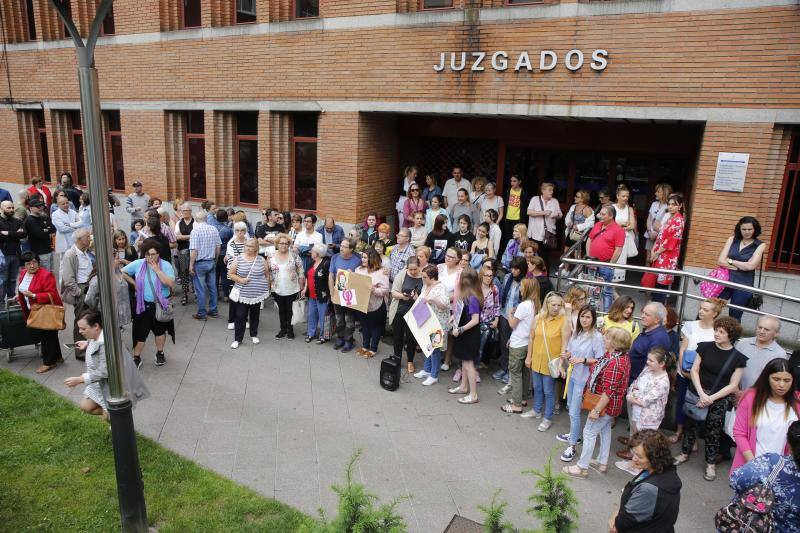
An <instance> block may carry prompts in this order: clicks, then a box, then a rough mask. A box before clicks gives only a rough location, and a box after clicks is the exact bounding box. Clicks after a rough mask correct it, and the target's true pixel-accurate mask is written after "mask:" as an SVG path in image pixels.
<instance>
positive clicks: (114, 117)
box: [103, 111, 125, 191]
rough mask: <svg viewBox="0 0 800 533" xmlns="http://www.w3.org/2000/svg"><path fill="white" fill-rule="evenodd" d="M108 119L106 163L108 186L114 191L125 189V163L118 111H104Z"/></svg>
mask: <svg viewBox="0 0 800 533" xmlns="http://www.w3.org/2000/svg"><path fill="white" fill-rule="evenodd" d="M103 114H104V115H105V116H106V120H107V121H108V132H107V133H106V149H107V150H108V153H107V154H106V164H107V165H108V169H107V172H108V186H109V187H111V188H113V189H114V190H116V191H124V190H125V164H124V162H123V159H122V127H121V125H120V119H119V111H104V112H103Z"/></svg>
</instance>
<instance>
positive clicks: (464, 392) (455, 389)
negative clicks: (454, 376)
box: [447, 387, 469, 394]
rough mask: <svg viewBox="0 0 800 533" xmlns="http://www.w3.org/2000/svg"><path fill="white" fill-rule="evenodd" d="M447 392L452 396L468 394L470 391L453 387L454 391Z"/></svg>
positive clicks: (448, 390)
mask: <svg viewBox="0 0 800 533" xmlns="http://www.w3.org/2000/svg"><path fill="white" fill-rule="evenodd" d="M447 392H448V393H450V394H466V393H468V392H469V391H468V390H464V389H462V388H461V387H453V388H452V389H447Z"/></svg>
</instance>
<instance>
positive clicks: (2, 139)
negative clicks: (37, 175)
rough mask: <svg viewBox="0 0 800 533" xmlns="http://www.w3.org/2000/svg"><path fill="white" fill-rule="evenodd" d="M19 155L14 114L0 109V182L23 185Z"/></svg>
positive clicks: (8, 110) (9, 110)
mask: <svg viewBox="0 0 800 533" xmlns="http://www.w3.org/2000/svg"><path fill="white" fill-rule="evenodd" d="M20 153H21V150H20V143H19V129H18V127H17V116H16V113H15V112H14V111H12V110H11V109H0V161H2V162H3V164H2V165H0V180H2V181H10V182H13V183H24V180H23V179H22V178H23V175H24V174H23V169H22V159H21V158H20ZM12 195H13V191H12Z"/></svg>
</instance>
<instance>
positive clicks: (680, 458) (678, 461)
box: [672, 453, 689, 466]
mask: <svg viewBox="0 0 800 533" xmlns="http://www.w3.org/2000/svg"><path fill="white" fill-rule="evenodd" d="M688 460H689V456H688V455H686V454H685V453H682V454H680V455H678V456H677V457H675V460H674V461H672V464H673V465H675V466H678V465H682V464H683V463H685V462H686V461H688Z"/></svg>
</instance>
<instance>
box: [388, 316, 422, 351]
mask: <svg viewBox="0 0 800 533" xmlns="http://www.w3.org/2000/svg"><path fill="white" fill-rule="evenodd" d="M392 335H393V337H394V356H395V357H396V358H398V359H400V360H401V361H402V360H403V346H404V345H405V347H406V359H408V362H409V363H413V362H414V351H415V350H416V349H417V341H416V340H415V339H414V335H412V334H411V332H410V331H409V330H408V324H406V320H405V318H403V314H402V313H399V312H398V313H397V314H395V316H394V322H392Z"/></svg>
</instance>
